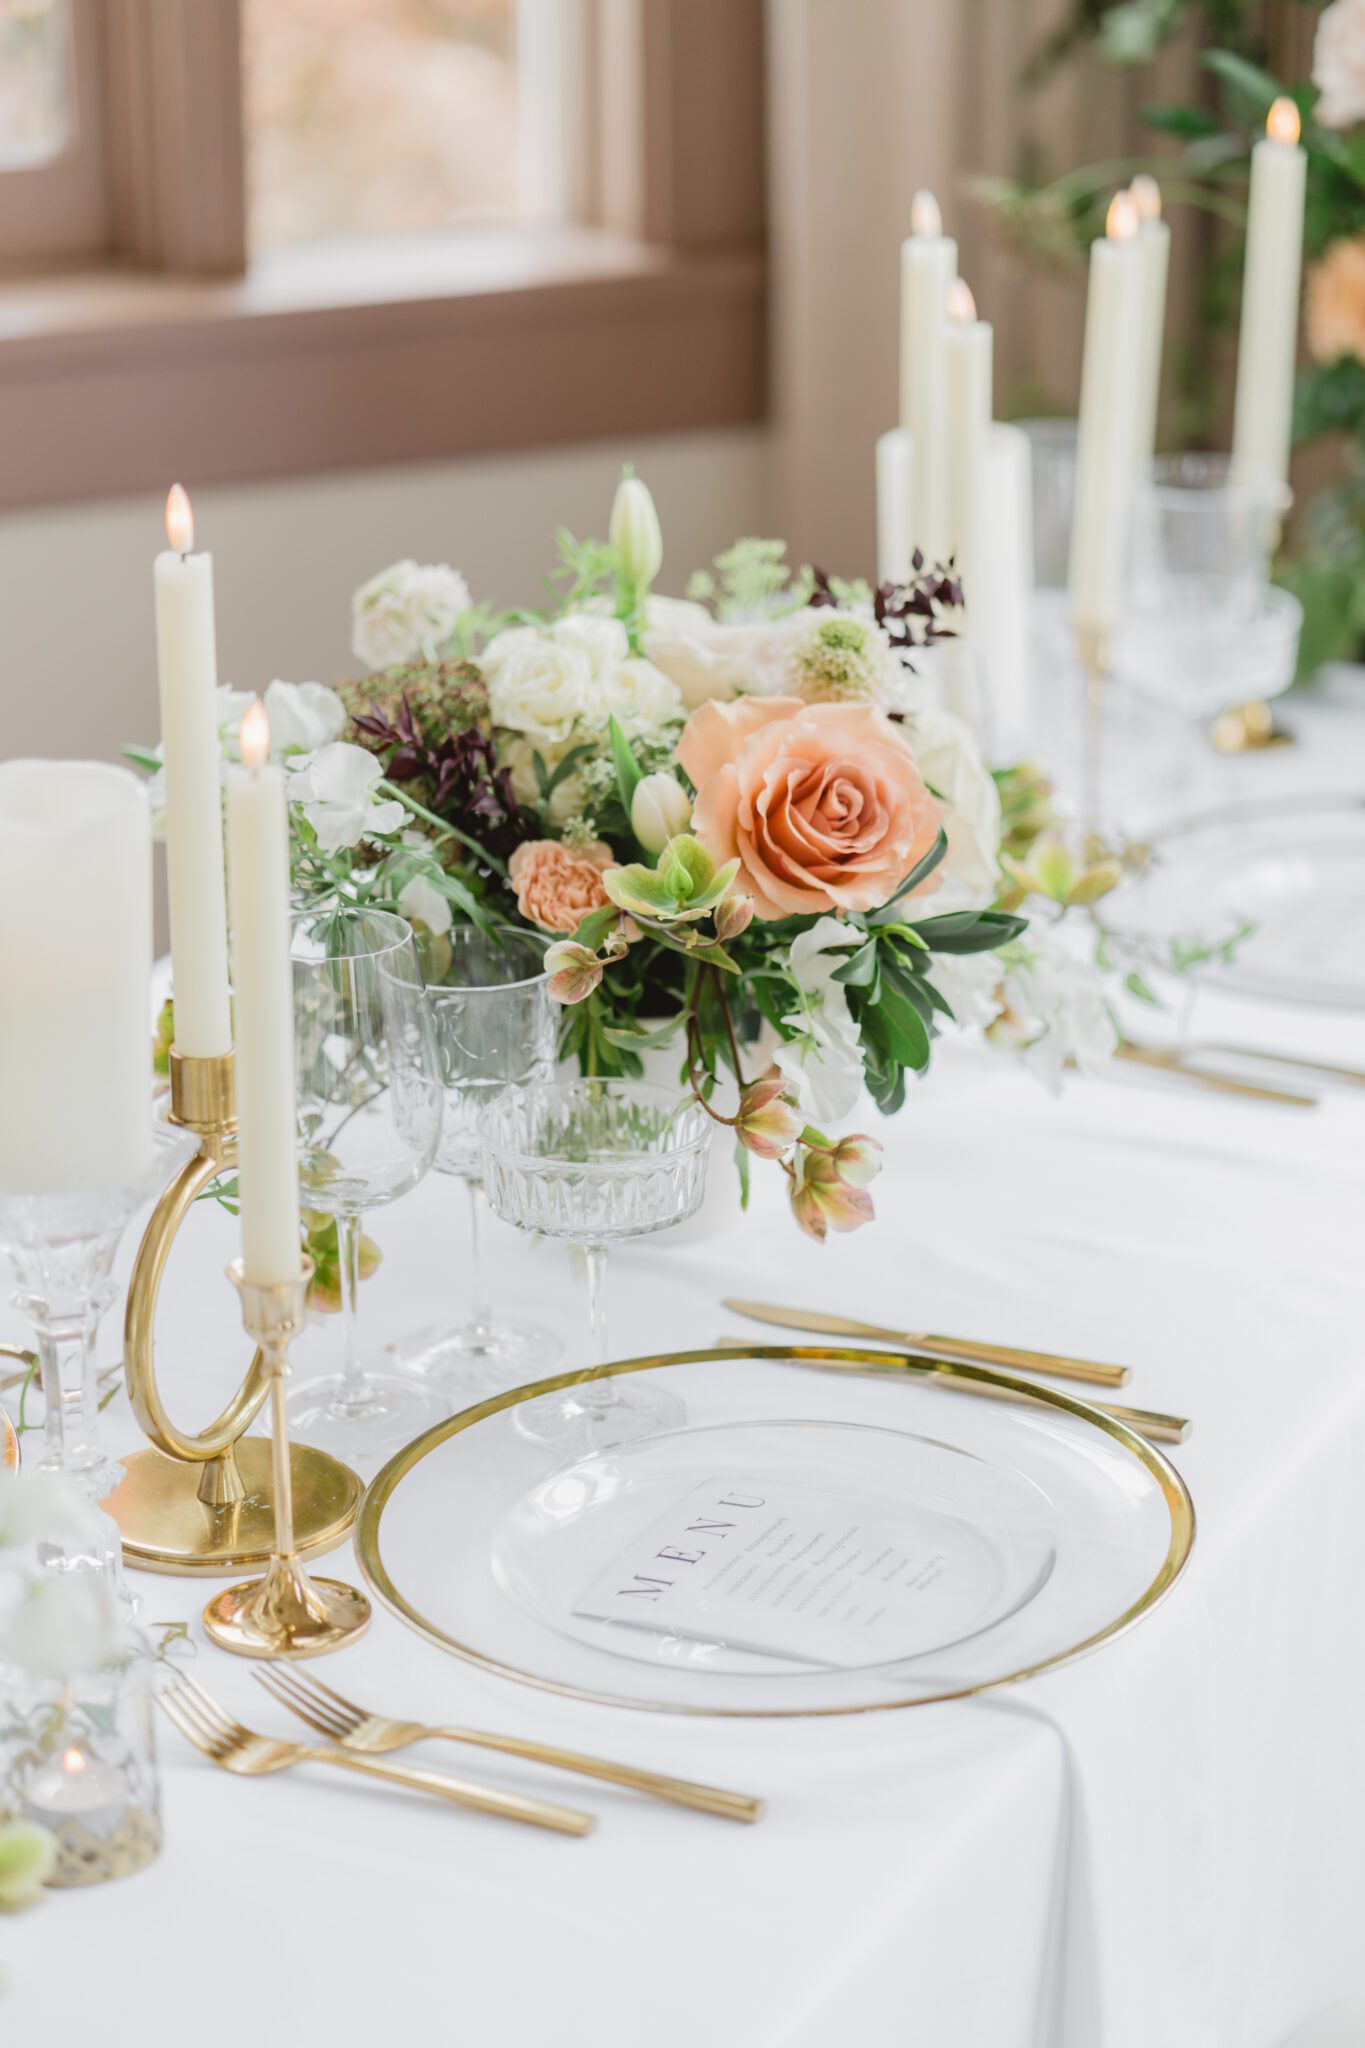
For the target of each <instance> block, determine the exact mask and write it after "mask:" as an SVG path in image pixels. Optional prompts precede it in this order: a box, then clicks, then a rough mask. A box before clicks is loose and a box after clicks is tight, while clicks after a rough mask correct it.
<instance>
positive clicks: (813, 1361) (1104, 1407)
mask: <svg viewBox="0 0 1365 2048" xmlns="http://www.w3.org/2000/svg"><path fill="white" fill-rule="evenodd" d="M716 1349H717V1350H718V1351H742V1352H744V1354H745V1355H746V1357H749V1358H763V1357H764V1356H765V1355H767V1354H766V1347H765V1346H764V1345H761V1344H760V1345H758V1346H757V1347H755V1346H753V1345H751V1344H750V1343H749V1341H748V1339H747V1338H745V1337H717V1339H716ZM897 1356H899V1357H900V1358H903V1359H906V1360H907V1361H908V1362H909V1363H910V1364H911V1365H927V1366H929V1367H930V1368H931V1369H935V1368H939V1367H942V1366H945V1365H952V1364H954V1363H955V1362H958V1361H954V1360H952V1359H939V1358H930V1357H927V1356H925V1355H924V1354H923V1353H922V1352H915V1351H906V1350H902V1351H900V1352H899V1353H898V1354H897V1353H890V1352H889V1353H888V1354H887V1358H888V1363H890V1362H893V1361H894V1360H895V1358H896V1357H897ZM792 1362H793V1363H794V1364H796V1365H804V1366H809V1367H811V1368H812V1370H814V1371H815V1372H871V1373H873V1374H876V1373H877V1371H878V1368H877V1367H876V1366H872V1365H869V1366H854V1365H843V1364H840V1362H839V1360H838V1359H837V1358H829V1359H822V1358H820V1357H819V1356H818V1355H817V1354H813V1355H812V1356H810V1357H808V1358H798V1359H794V1360H793V1361H792ZM960 1362H961V1363H963V1364H966V1363H969V1361H967V1360H965V1359H964V1360H962V1361H960ZM934 1385H935V1386H936V1387H943V1388H945V1389H946V1390H947V1392H949V1393H950V1394H976V1395H978V1396H980V1398H981V1399H982V1400H985V1401H1020V1402H1023V1403H1024V1404H1025V1405H1027V1403H1028V1402H1029V1400H1030V1399H1031V1398H1032V1396H1031V1394H1030V1392H1029V1389H1028V1388H1027V1387H1023V1386H1021V1387H1017V1388H1016V1387H997V1386H993V1385H992V1384H991V1382H990V1381H989V1380H960V1379H957V1378H955V1377H954V1376H953V1375H952V1374H951V1373H942V1372H939V1371H938V1370H934ZM1076 1398H1077V1399H1078V1400H1079V1399H1080V1398H1081V1396H1079V1395H1078V1396H1077V1397H1076ZM1086 1398H1087V1401H1088V1405H1089V1406H1090V1407H1091V1408H1097V1409H1098V1410H1099V1412H1100V1414H1101V1415H1109V1416H1112V1417H1113V1419H1114V1421H1115V1422H1122V1423H1124V1424H1126V1426H1127V1427H1128V1428H1129V1429H1131V1430H1133V1431H1135V1432H1136V1434H1137V1435H1138V1436H1143V1437H1146V1439H1147V1441H1148V1442H1149V1443H1153V1444H1183V1443H1185V1442H1186V1441H1187V1439H1188V1437H1189V1435H1190V1432H1191V1430H1192V1429H1193V1428H1194V1424H1193V1423H1192V1422H1191V1421H1190V1419H1189V1417H1188V1416H1186V1415H1166V1414H1163V1413H1162V1412H1161V1411H1160V1410H1159V1409H1156V1408H1124V1407H1121V1406H1120V1405H1119V1404H1118V1403H1117V1402H1114V1401H1089V1399H1088V1397H1086Z"/></svg>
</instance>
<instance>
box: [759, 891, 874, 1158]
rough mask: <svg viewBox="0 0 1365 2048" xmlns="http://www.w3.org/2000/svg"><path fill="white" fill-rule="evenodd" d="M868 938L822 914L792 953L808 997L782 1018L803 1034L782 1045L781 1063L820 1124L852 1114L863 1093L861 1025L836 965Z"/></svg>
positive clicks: (790, 961) (791, 966)
mask: <svg viewBox="0 0 1365 2048" xmlns="http://www.w3.org/2000/svg"><path fill="white" fill-rule="evenodd" d="M862 943H863V934H862V933H861V932H860V931H858V930H856V929H855V928H854V927H852V926H850V925H846V924H841V923H840V921H839V919H838V918H837V917H821V918H818V919H817V920H816V922H815V923H814V924H813V925H811V926H810V927H809V929H808V930H806V931H804V932H800V933H799V934H798V935H797V937H796V938H794V939H793V940H792V943H791V950H790V952H789V953H788V955H787V971H788V973H789V974H790V975H791V978H792V980H793V981H794V982H795V983H796V985H797V987H798V988H799V989H800V990H801V994H802V998H803V1000H802V1003H801V1007H800V1008H799V1009H796V1010H793V1011H791V1012H790V1013H789V1014H788V1015H787V1016H785V1017H784V1018H783V1019H782V1021H783V1023H784V1024H785V1025H787V1026H788V1027H789V1028H790V1029H791V1030H793V1031H795V1032H796V1033H797V1034H798V1035H797V1036H796V1037H795V1038H792V1039H789V1040H787V1041H785V1042H784V1043H783V1044H782V1045H780V1046H779V1047H778V1049H777V1054H776V1062H777V1066H778V1070H779V1071H780V1072H781V1073H782V1074H783V1075H785V1077H786V1079H787V1080H788V1081H789V1082H790V1083H791V1085H792V1087H793V1089H794V1090H795V1093H796V1098H797V1102H798V1103H799V1105H800V1107H801V1109H802V1111H803V1112H804V1114H805V1115H806V1116H808V1117H810V1118H812V1119H813V1120H814V1121H815V1122H816V1123H820V1124H824V1123H837V1122H838V1121H839V1119H840V1118H841V1117H845V1116H848V1115H850V1114H851V1112H852V1111H853V1110H854V1109H855V1108H856V1106H857V1102H858V1097H859V1096H860V1094H861V1093H862V1087H863V1055H862V1047H861V1045H860V1043H859V1039H858V1027H857V1025H856V1024H855V1023H854V1021H853V1014H852V1012H851V1011H850V1009H849V1007H848V997H847V996H846V995H845V993H844V988H843V984H842V982H838V981H835V979H834V972H835V969H836V968H838V967H842V966H843V964H844V961H845V960H846V958H847V957H848V954H849V952H850V951H851V950H852V949H853V948H854V947H856V946H860V945H861V944H862Z"/></svg>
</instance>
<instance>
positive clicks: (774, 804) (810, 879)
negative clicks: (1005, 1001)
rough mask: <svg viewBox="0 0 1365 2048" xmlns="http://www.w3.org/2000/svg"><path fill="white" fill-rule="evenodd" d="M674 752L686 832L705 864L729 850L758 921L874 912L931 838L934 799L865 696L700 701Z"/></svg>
mask: <svg viewBox="0 0 1365 2048" xmlns="http://www.w3.org/2000/svg"><path fill="white" fill-rule="evenodd" d="M678 759H679V760H680V761H681V762H682V765H683V767H684V768H685V769H686V770H687V773H688V774H689V775H690V776H691V778H692V780H693V782H695V783H696V785H697V801H696V804H695V806H694V807H693V812H692V830H693V832H694V833H695V834H696V836H697V837H698V839H700V840H701V842H702V844H703V845H704V846H705V847H706V849H707V851H708V852H709V853H710V854H711V855H712V857H713V858H714V859H715V860H717V861H726V860H731V859H733V858H734V856H735V855H736V854H738V856H739V861H740V873H739V877H738V880H739V883H740V884H741V885H742V886H743V887H744V888H745V889H746V890H747V891H748V892H749V894H750V895H751V896H752V897H753V899H754V909H755V912H756V914H757V915H758V916H759V917H761V918H778V917H794V916H800V915H805V914H807V913H810V912H813V911H821V910H876V909H878V908H879V907H880V905H882V904H883V903H885V902H886V901H887V899H888V897H890V896H893V895H894V894H895V892H896V889H897V888H898V886H899V885H900V883H901V882H903V881H904V880H905V877H906V876H907V875H908V874H909V872H910V870H911V869H912V868H913V867H914V866H915V864H916V863H917V862H918V861H920V860H922V859H923V858H924V856H925V854H926V853H928V851H929V849H930V848H931V847H932V845H933V843H934V840H935V839H936V837H937V836H938V830H939V825H940V822H941V807H940V806H939V805H938V804H937V803H936V802H935V801H934V799H933V797H931V796H930V794H929V792H928V790H927V789H926V788H925V786H924V782H923V779H922V778H921V776H920V772H919V769H918V768H917V767H916V766H915V757H914V755H913V753H912V752H911V750H910V748H909V746H908V744H907V743H906V741H905V740H904V739H902V737H901V735H900V732H899V731H898V729H897V728H896V726H894V725H893V724H892V723H891V721H890V719H888V718H887V717H886V715H885V714H884V713H883V712H881V711H878V710H876V709H875V708H874V707H873V706H872V705H870V704H803V703H802V702H801V701H800V699H799V698H796V697H740V698H738V699H736V701H735V702H734V703H731V704H719V703H710V704H703V705H701V706H699V708H698V709H697V710H696V711H694V712H693V714H692V716H691V717H690V718H689V719H688V721H687V724H686V726H685V727H684V729H683V735H682V739H681V740H680V741H679V743H678ZM937 884H938V876H937V874H934V875H931V876H929V877H928V878H927V879H926V880H925V881H924V882H923V883H922V884H921V888H922V889H925V890H928V889H932V888H935V887H937ZM916 893H918V892H916Z"/></svg>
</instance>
